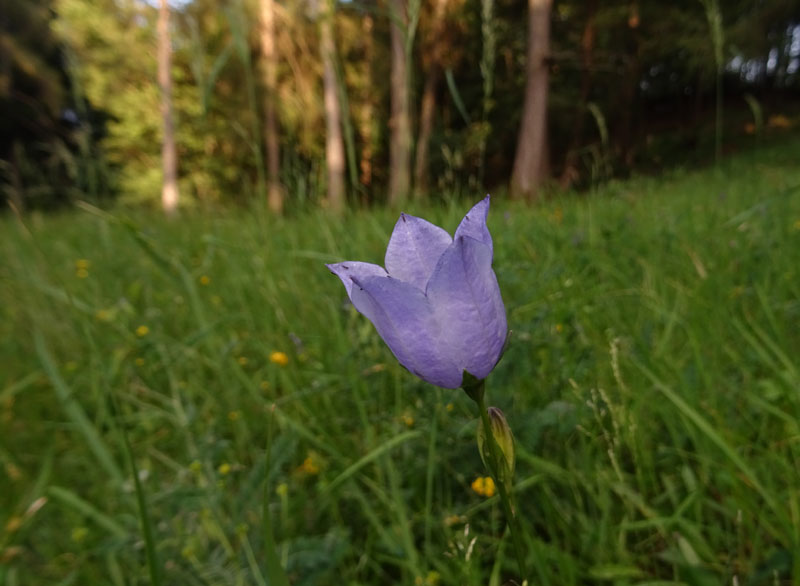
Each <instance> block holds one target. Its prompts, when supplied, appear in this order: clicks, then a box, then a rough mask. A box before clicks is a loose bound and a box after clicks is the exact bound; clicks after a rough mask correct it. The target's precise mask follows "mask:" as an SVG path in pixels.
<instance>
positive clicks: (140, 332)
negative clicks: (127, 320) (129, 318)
mask: <svg viewBox="0 0 800 586" xmlns="http://www.w3.org/2000/svg"><path fill="white" fill-rule="evenodd" d="M149 332H150V328H148V327H147V326H145V325H141V326H139V327H138V328H136V335H137V336H139V337H140V338H143V337H144V336H146V335H147V334H148V333H149Z"/></svg>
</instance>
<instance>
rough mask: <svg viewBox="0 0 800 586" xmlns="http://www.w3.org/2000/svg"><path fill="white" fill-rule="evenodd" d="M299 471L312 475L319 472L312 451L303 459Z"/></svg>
mask: <svg viewBox="0 0 800 586" xmlns="http://www.w3.org/2000/svg"><path fill="white" fill-rule="evenodd" d="M300 471H301V472H305V473H306V474H310V475H312V476H313V475H315V474H319V465H318V464H317V462H316V459H315V458H314V454H313V453H312V454H309V455H308V456H307V457H306V459H305V460H303V464H302V465H301V466H300Z"/></svg>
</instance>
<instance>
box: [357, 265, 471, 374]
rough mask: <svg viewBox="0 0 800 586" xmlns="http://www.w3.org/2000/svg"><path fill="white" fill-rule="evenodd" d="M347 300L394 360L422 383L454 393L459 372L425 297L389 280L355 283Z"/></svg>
mask: <svg viewBox="0 0 800 586" xmlns="http://www.w3.org/2000/svg"><path fill="white" fill-rule="evenodd" d="M353 284H354V285H355V286H354V287H353V291H352V294H351V296H350V299H351V300H352V301H353V305H355V307H356V309H357V310H358V311H360V312H361V313H362V314H363V315H364V316H365V317H367V318H368V319H369V320H370V321H371V322H372V323H373V324H374V325H375V328H376V329H377V330H378V334H380V336H381V338H383V341H384V342H386V345H387V346H389V349H390V350H391V351H392V353H393V354H394V355H395V356H396V357H397V360H398V361H399V362H400V364H402V365H403V366H405V367H406V368H407V369H408V370H410V371H411V372H412V373H414V374H416V375H417V376H418V377H420V378H421V379H423V380H426V381H428V382H429V383H432V384H434V385H438V386H440V387H445V388H450V389H455V388H458V386H459V385H460V384H461V376H462V372H461V371H462V369H461V368H459V367H458V366H457V364H456V362H455V360H454V359H453V356H454V354H453V353H452V352H450V349H449V348H448V347H447V346H446V345H444V344H443V340H442V332H441V328H440V327H439V324H437V322H436V320H435V316H434V314H433V309H432V307H431V305H430V303H429V302H428V299H427V298H426V297H425V294H424V293H423V292H422V291H421V290H420V289H417V288H416V287H415V286H414V285H411V284H409V283H405V282H403V281H399V280H397V279H394V278H391V277H367V278H366V279H363V280H361V279H355V280H354V281H353Z"/></svg>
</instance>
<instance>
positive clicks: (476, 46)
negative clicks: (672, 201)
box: [0, 0, 800, 209]
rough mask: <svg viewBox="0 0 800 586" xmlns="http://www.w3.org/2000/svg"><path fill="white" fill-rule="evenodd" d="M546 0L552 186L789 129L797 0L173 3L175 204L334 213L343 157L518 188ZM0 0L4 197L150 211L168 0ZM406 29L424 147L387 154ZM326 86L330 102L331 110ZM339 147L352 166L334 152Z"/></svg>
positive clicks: (382, 178) (363, 176) (430, 181)
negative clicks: (268, 22)
mask: <svg viewBox="0 0 800 586" xmlns="http://www.w3.org/2000/svg"><path fill="white" fill-rule="evenodd" d="M265 4H269V7H268V9H269V10H270V11H272V16H271V18H273V21H272V23H273V24H272V26H273V27H274V28H273V29H272V30H271V31H267V32H268V33H269V34H271V35H272V40H273V50H274V53H273V54H272V57H269V56H268V57H266V59H272V60H273V61H272V62H273V63H274V65H275V67H274V70H273V72H272V74H271V75H272V76H273V77H272V80H270V73H269V65H268V64H267V63H265V54H266V51H268V49H267V46H268V43H267V42H266V41H265V30H264V26H265V18H264V10H265ZM538 4H541V5H544V7H545V9H546V11H547V19H548V20H549V25H550V39H549V46H548V47H547V51H546V56H545V60H544V62H545V63H546V67H547V74H548V75H547V76H546V77H544V78H543V79H544V80H545V81H544V83H547V84H548V86H549V88H548V89H549V96H548V105H547V127H546V129H545V132H546V136H545V144H546V151H545V153H544V154H543V162H544V166H543V174H544V177H545V178H546V181H545V182H544V183H543V184H542V186H543V187H544V188H545V189H548V188H563V187H578V188H586V187H590V186H592V185H594V184H596V183H597V182H599V181H603V180H605V179H608V178H610V177H614V176H624V175H627V174H630V173H632V172H651V171H658V170H661V169H663V168H665V167H669V166H673V165H677V164H681V165H683V164H693V163H706V162H711V161H713V160H714V157H715V137H718V138H719V139H720V142H718V143H717V148H718V149H719V147H720V146H721V154H723V155H724V152H725V149H732V148H738V147H739V146H742V145H743V144H747V143H755V142H756V141H758V140H760V139H761V138H762V137H763V135H764V134H769V133H779V132H786V131H787V130H786V129H787V128H791V126H792V124H793V122H794V121H795V120H796V118H793V117H795V116H796V115H797V114H798V107H797V106H796V105H794V107H793V103H794V104H796V102H797V101H798V100H797V99H798V97H800V1H798V0H673V1H670V2H664V1H662V0H556V1H555V2H554V3H553V4H552V5H551V4H550V3H549V2H548V1H544V2H542V1H541V0H351V1H344V0H342V1H338V2H334V1H331V2H328V0H183V1H181V2H178V1H177V0H174V1H172V2H170V4H169V13H170V21H169V45H170V46H171V48H172V56H171V58H172V61H171V67H170V69H169V72H170V77H171V83H172V91H171V101H172V104H171V107H172V113H173V114H172V115H173V120H174V128H175V143H176V145H177V155H178V156H177V159H178V185H179V188H180V194H181V205H193V204H201V205H214V204H217V203H219V204H223V205H224V204H228V203H240V202H246V201H248V200H252V198H254V197H260V196H264V197H266V194H267V192H268V182H270V181H274V182H275V184H276V185H279V186H280V197H282V198H283V200H284V201H283V208H284V209H292V208H293V207H299V206H304V205H309V204H312V205H316V204H319V203H322V204H324V203H326V202H327V203H329V204H330V200H329V198H330V196H331V195H330V189H331V185H330V183H331V181H337V179H336V177H333V179H332V176H331V174H330V167H331V165H332V164H336V165H339V167H338V168H340V169H341V173H340V174H341V177H340V179H341V181H342V182H343V186H344V187H343V192H344V195H343V196H342V197H344V198H346V199H347V200H349V201H350V202H351V203H356V202H358V203H367V204H368V203H381V202H384V201H386V200H387V198H388V197H389V194H391V193H393V189H394V190H395V191H396V189H401V190H405V192H407V193H402V194H400V195H402V196H405V195H407V196H415V197H425V196H429V197H438V194H442V193H447V194H453V193H456V194H457V193H459V192H463V191H465V190H470V191H473V192H483V191H486V190H493V191H495V190H505V189H506V188H507V187H508V185H509V180H510V178H511V176H512V168H513V166H514V160H515V154H516V151H517V150H518V143H519V142H520V141H519V137H520V124H521V118H522V112H523V101H524V99H525V94H526V76H528V75H529V73H528V72H527V71H526V55H527V50H528V49H527V47H528V42H529V33H528V31H529V29H528V14H529V9H532V8H533V7H534V5H538ZM0 6H1V7H2V8H1V9H0V113H1V114H2V115H1V116H0V189H2V190H3V192H4V198H5V199H8V200H10V201H11V202H12V203H14V204H15V205H16V206H17V207H20V208H34V207H52V206H55V205H58V204H61V203H65V202H70V201H74V200H76V199H85V200H89V201H94V202H99V203H110V202H112V201H117V202H120V203H146V204H157V203H158V202H159V199H160V197H161V189H162V177H163V176H164V175H163V172H162V161H161V158H162V140H163V116H162V111H161V110H160V106H161V92H160V90H159V84H158V83H157V62H156V61H157V51H156V48H157V32H156V24H157V20H158V14H159V6H158V1H157V0H150V1H149V2H148V1H145V0H0ZM393 23H394V24H393ZM393 26H396V27H397V29H398V30H399V31H400V33H401V34H402V37H401V40H402V44H400V45H395V50H397V48H398V47H399V48H400V50H401V51H402V52H403V53H404V56H405V57H406V64H407V69H406V71H405V72H404V75H403V76H402V80H401V82H402V81H403V80H404V81H405V84H404V85H405V87H406V89H407V90H408V104H407V112H408V120H409V126H408V135H409V139H410V140H409V142H410V149H409V152H408V154H407V156H406V160H405V162H401V163H398V162H397V160H395V159H394V158H393V156H391V150H392V149H391V148H390V143H391V140H392V137H391V136H390V135H391V133H392V129H393V128H394V126H395V125H396V121H395V120H396V118H395V116H393V114H392V108H393V105H392V102H393V99H395V100H396V99H397V97H398V96H397V94H398V90H397V86H392V84H391V83H390V82H391V77H392V72H393V69H394V68H395V66H396V64H397V63H398V61H396V59H397V56H395V60H393V57H392V46H393V45H392V42H393V38H392V27H393ZM331 39H332V41H333V43H330V40H331ZM394 40H395V43H396V42H397V39H396V38H395V39H394ZM326 81H327V84H326ZM537 83H542V82H541V81H540V82H537ZM393 87H394V89H393ZM326 88H327V89H328V90H329V91H328V93H327V94H326V93H325V89H326ZM331 88H334V89H335V91H333V92H331ZM393 93H394V94H395V95H394V96H393V95H392V94H393ZM324 96H325V97H326V98H330V99H334V98H335V104H336V105H337V107H338V109H339V113H340V115H339V116H338V117H334V118H333V119H331V117H330V113H331V111H330V107H331V103H333V102H331V103H329V102H327V101H326V100H325V99H324ZM718 96H719V97H720V98H721V99H720V101H719V103H717V101H716V100H717V97H718ZM266 104H270V105H271V106H272V108H273V109H274V114H275V122H276V124H275V128H274V129H273V130H272V131H271V130H270V129H269V128H268V127H265V116H266V111H267V110H268V108H266V107H265V105H266ZM326 104H327V105H326ZM718 107H719V110H718ZM718 113H720V114H722V116H721V117H720V118H719V119H718V118H717V114H718ZM326 123H327V124H326ZM718 123H721V126H719V127H717V124H718ZM715 129H716V130H717V131H719V134H715ZM270 132H274V133H275V134H276V136H277V145H273V147H272V148H273V149H274V148H275V146H277V150H274V151H273V152H275V153H276V156H277V172H276V171H275V170H274V169H271V168H270V166H269V162H268V160H267V159H268V156H269V151H270V144H269V141H270ZM332 135H333V136H334V138H335V139H336V140H338V141H339V144H340V147H337V146H336V144H333V146H332V143H331V142H330V140H329V139H330V137H331V136H332ZM326 140H327V142H326ZM337 148H340V149H341V154H340V157H343V158H344V160H343V161H339V162H337V161H336V160H335V159H334V160H333V161H334V162H333V163H332V162H331V161H332V159H331V158H330V155H331V149H334V150H336V149H337ZM334 154H336V153H334ZM719 154H720V151H718V152H717V155H719ZM398 164H404V165H406V168H407V169H406V172H407V175H408V182H407V184H405V185H403V184H402V183H401V184H400V187H399V188H398V187H397V186H396V185H395V187H392V185H390V183H391V181H392V177H391V174H392V172H393V169H394V171H395V172H396V170H397V169H396V167H397V165H398ZM273 175H277V176H273ZM540 192H541V190H540V189H538V188H537V191H536V193H533V194H528V195H529V196H532V197H536V196H537V194H538V193H540Z"/></svg>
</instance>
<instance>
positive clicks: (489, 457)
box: [478, 407, 515, 489]
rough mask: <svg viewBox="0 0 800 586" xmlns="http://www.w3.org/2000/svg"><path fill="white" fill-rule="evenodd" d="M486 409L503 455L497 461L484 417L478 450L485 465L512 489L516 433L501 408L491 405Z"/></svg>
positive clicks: (499, 480)
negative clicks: (485, 427) (484, 423)
mask: <svg viewBox="0 0 800 586" xmlns="http://www.w3.org/2000/svg"><path fill="white" fill-rule="evenodd" d="M486 411H487V413H488V415H489V426H490V427H491V432H492V436H493V437H494V441H495V442H496V443H497V446H498V447H499V448H500V451H501V452H502V457H501V458H500V461H499V462H496V461H495V458H494V455H493V453H492V450H491V446H490V444H489V438H488V437H487V435H486V430H485V429H484V425H483V420H482V419H481V421H480V424H479V425H478V451H479V452H480V454H481V460H483V464H484V466H486V467H487V468H488V469H489V470H490V471H492V472H493V473H494V475H495V476H496V477H497V481H498V482H501V483H503V484H504V485H505V486H506V487H507V488H509V489H510V488H511V486H512V482H513V478H514V463H515V457H514V434H513V433H511V428H510V427H509V425H508V422H507V421H506V416H505V415H503V412H502V411H501V410H500V409H498V408H497V407H489V408H488V409H487V410H486Z"/></svg>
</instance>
